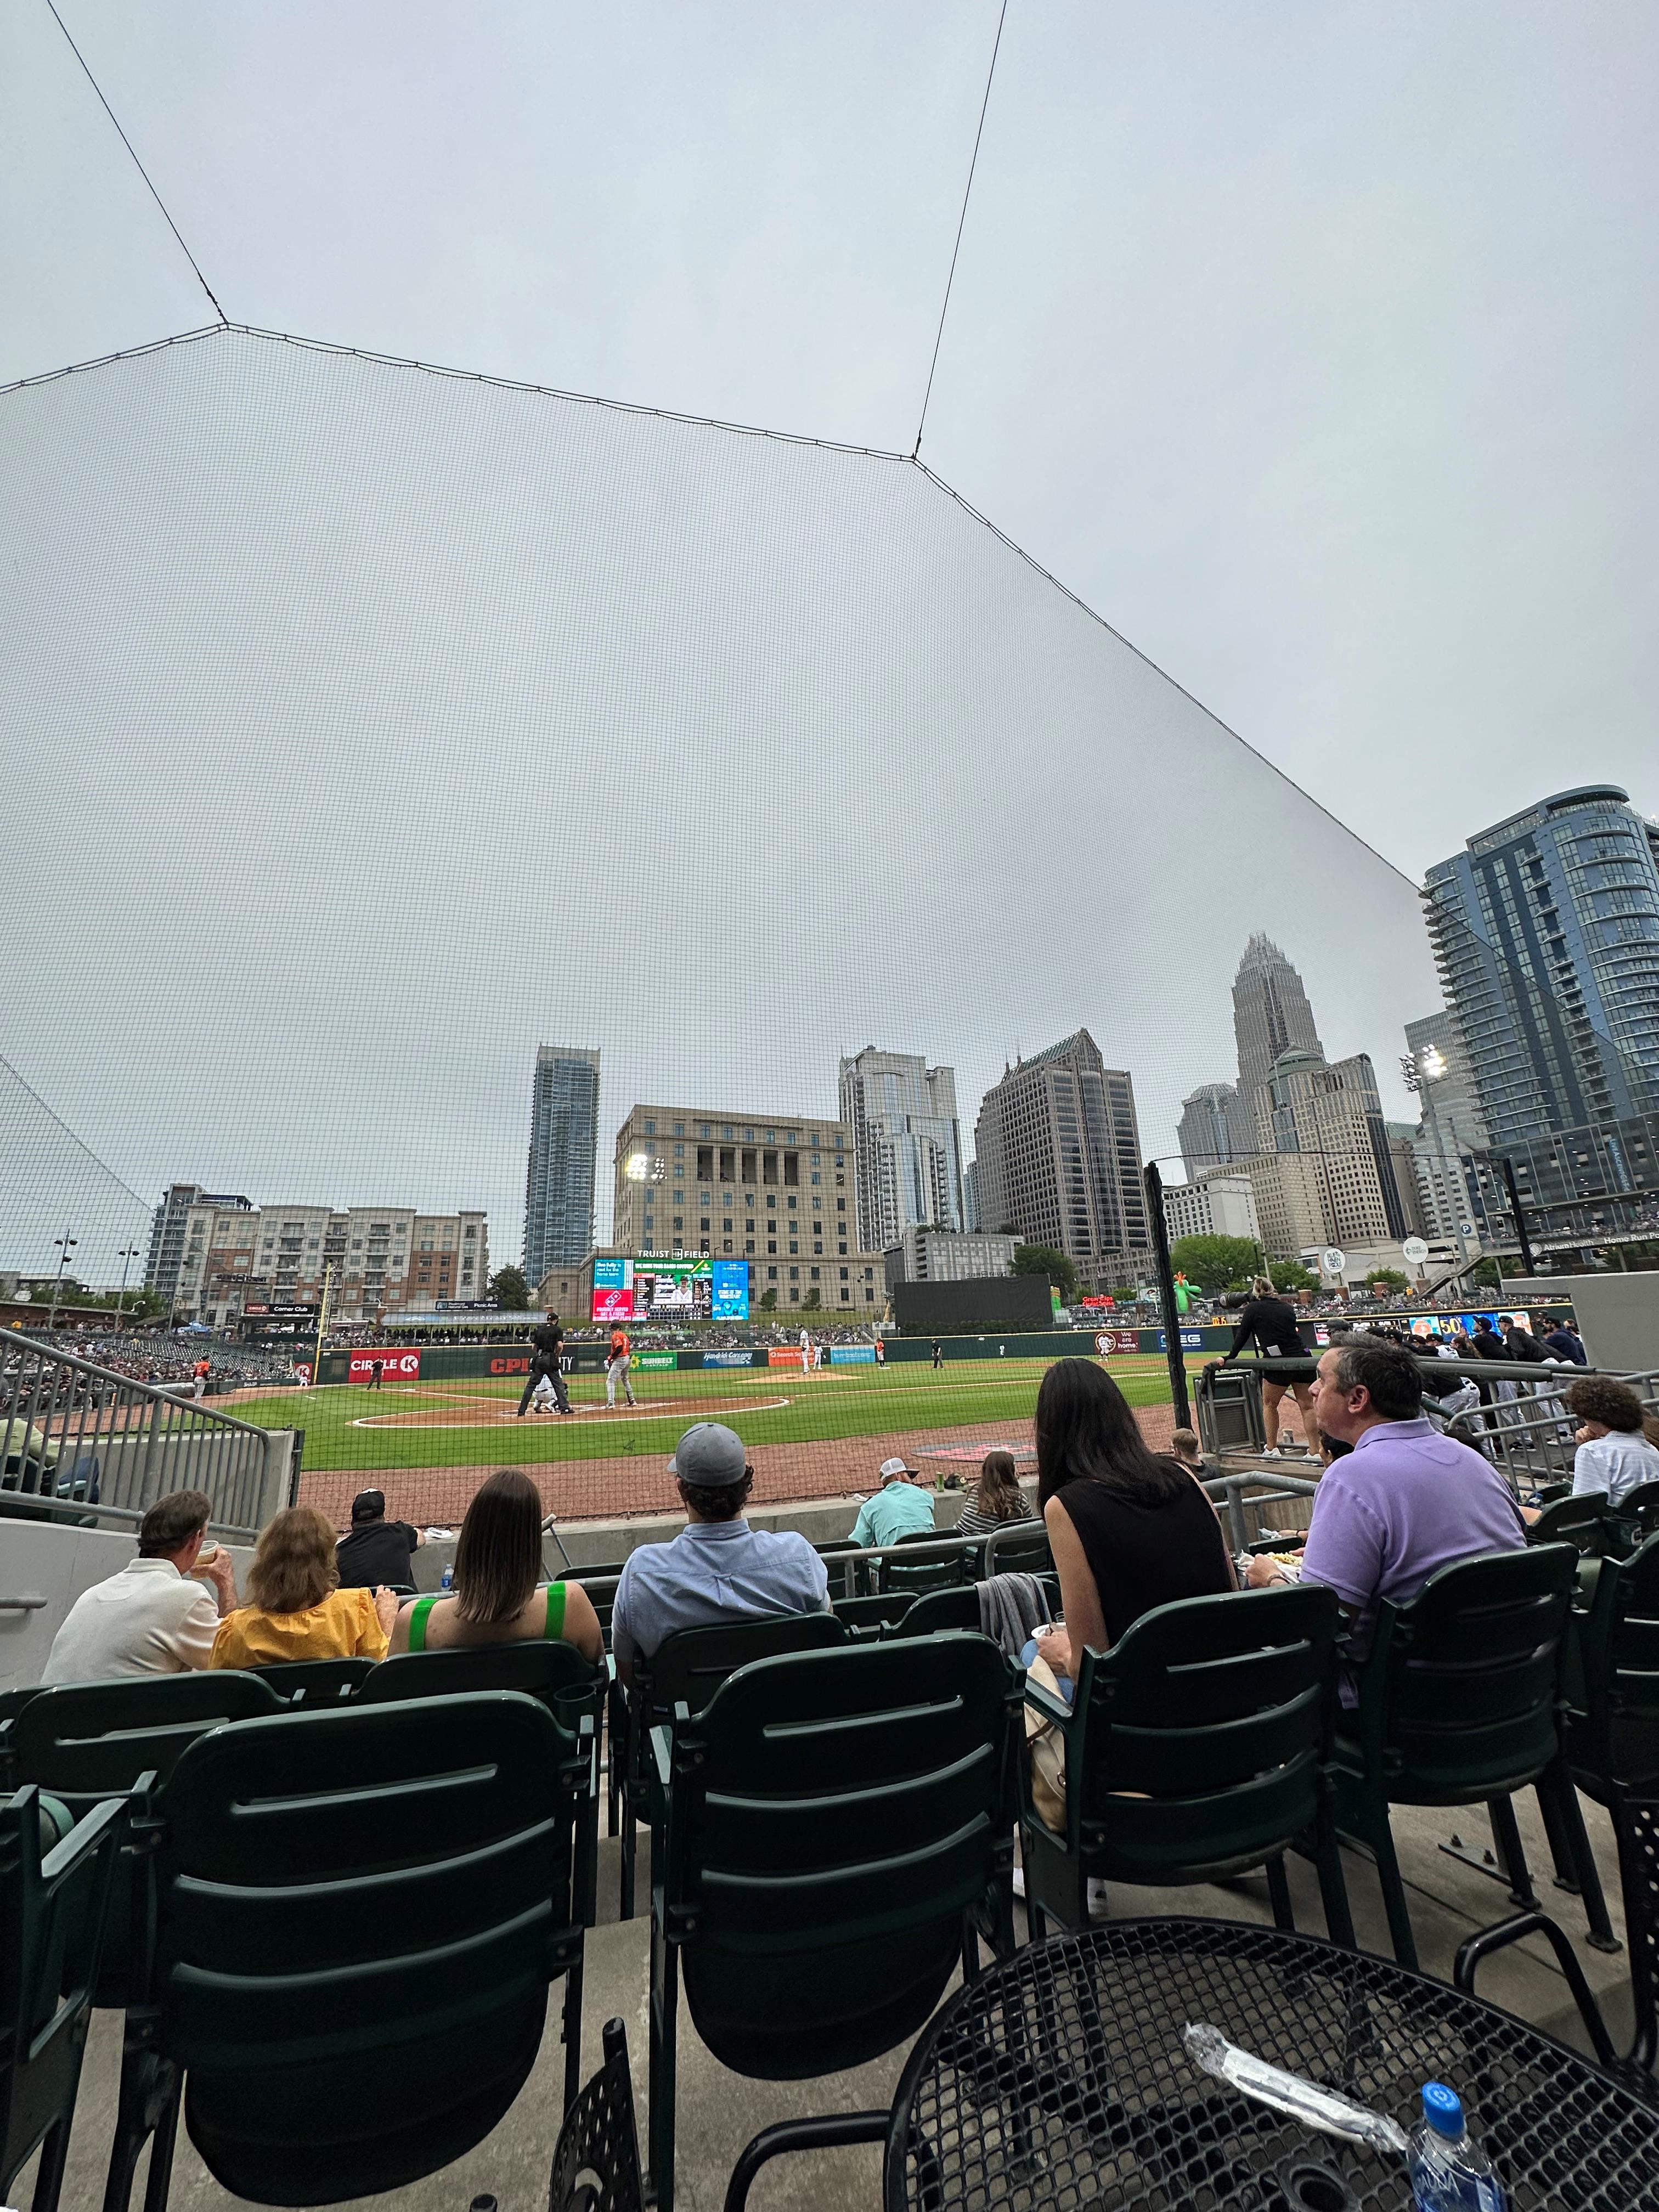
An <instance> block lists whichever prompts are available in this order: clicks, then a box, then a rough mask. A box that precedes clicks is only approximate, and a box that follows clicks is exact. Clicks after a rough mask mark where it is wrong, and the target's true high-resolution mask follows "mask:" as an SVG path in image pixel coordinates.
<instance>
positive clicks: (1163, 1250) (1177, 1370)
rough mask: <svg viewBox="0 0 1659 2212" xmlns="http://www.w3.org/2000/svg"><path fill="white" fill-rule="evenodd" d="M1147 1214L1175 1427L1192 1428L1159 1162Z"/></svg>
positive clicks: (1151, 1173)
mask: <svg viewBox="0 0 1659 2212" xmlns="http://www.w3.org/2000/svg"><path fill="white" fill-rule="evenodd" d="M1146 1211H1147V1212H1148V1214H1149V1215H1150V1216H1151V1218H1152V1263H1153V1265H1154V1266H1155V1267H1157V1269H1158V1302H1159V1304H1161V1305H1162V1307H1163V1309H1164V1355H1165V1357H1166V1358H1167V1359H1168V1361H1169V1363H1170V1402H1171V1403H1172V1404H1173V1405H1174V1407H1175V1418H1176V1427H1177V1428H1178V1429H1186V1428H1190V1427H1191V1426H1192V1418H1193V1417H1192V1407H1191V1405H1190V1403H1189V1401H1188V1396H1187V1359H1186V1355H1185V1353H1184V1352H1182V1348H1181V1310H1180V1305H1179V1304H1178V1302H1177V1300H1176V1287H1175V1272H1174V1270H1173V1268H1172V1267H1170V1225H1169V1223H1168V1222H1167V1221H1166V1220H1165V1219H1164V1178H1163V1176H1161V1175H1160V1174H1159V1173H1158V1162H1157V1161H1156V1160H1148V1161H1147V1163H1146Z"/></svg>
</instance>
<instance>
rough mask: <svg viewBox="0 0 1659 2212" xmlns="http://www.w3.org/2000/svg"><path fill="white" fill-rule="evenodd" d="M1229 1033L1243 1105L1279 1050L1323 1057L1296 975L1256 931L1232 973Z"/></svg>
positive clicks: (1264, 1079)
mask: <svg viewBox="0 0 1659 2212" xmlns="http://www.w3.org/2000/svg"><path fill="white" fill-rule="evenodd" d="M1233 1035H1234V1036H1235V1037H1236V1038H1237V1041H1238V1089H1239V1094H1240V1096H1241V1097H1242V1098H1243V1100H1244V1101H1245V1102H1246V1103H1247V1105H1248V1104H1249V1103H1251V1102H1252V1101H1253V1098H1254V1094H1255V1091H1257V1090H1259V1089H1260V1087H1261V1085H1262V1084H1264V1083H1266V1082H1267V1079H1268V1078H1269V1077H1270V1076H1271V1075H1272V1073H1273V1062H1274V1061H1275V1060H1277V1059H1278V1058H1279V1054H1280V1053H1283V1052H1304V1053H1310V1054H1312V1055H1313V1056H1314V1058H1315V1059H1316V1060H1323V1059H1324V1057H1325V1048H1324V1046H1323V1045H1322V1044H1321V1043H1320V1042H1319V1032H1318V1030H1316V1028H1315V1027H1314V1018H1313V1008H1312V1007H1311V1006H1310V1005H1309V1004H1308V994H1307V993H1306V991H1304V989H1303V987H1302V978H1301V976H1300V975H1297V972H1296V970H1295V969H1294V968H1292V967H1291V963H1290V962H1289V961H1288V960H1287V959H1286V958H1285V955H1284V954H1283V953H1282V952H1281V951H1279V947H1278V946H1277V945H1275V944H1274V943H1273V939H1271V938H1270V937H1263V936H1262V935H1261V933H1260V932H1258V933H1257V934H1256V935H1255V936H1254V937H1252V938H1251V939H1250V941H1249V944H1248V945H1246V946H1245V947H1244V957H1243V959H1242V960H1241V961H1240V962H1239V963H1238V973H1237V975H1235V976H1234V978H1233Z"/></svg>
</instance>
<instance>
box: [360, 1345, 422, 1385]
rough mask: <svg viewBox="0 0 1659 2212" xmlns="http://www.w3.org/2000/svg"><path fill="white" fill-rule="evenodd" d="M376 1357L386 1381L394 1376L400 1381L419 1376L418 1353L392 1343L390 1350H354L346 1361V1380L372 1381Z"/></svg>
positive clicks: (407, 1381)
mask: <svg viewBox="0 0 1659 2212" xmlns="http://www.w3.org/2000/svg"><path fill="white" fill-rule="evenodd" d="M377 1359H378V1360H379V1361H380V1372H381V1374H382V1375H383V1376H385V1377H386V1379H387V1380H388V1381H391V1380H392V1379H393V1378H394V1377H395V1378H397V1379H398V1380H399V1381H402V1382H406V1383H412V1382H415V1381H416V1380H417V1379H418V1378H419V1376H420V1372H421V1355H420V1353H419V1352H410V1351H408V1350H406V1349H405V1348H404V1346H401V1345H393V1346H392V1347H391V1348H390V1350H388V1351H385V1352H356V1351H354V1352H352V1353H351V1354H350V1356H349V1358H348V1360H347V1363H346V1380H347V1381H348V1382H350V1383H372V1382H373V1381H374V1363H375V1361H376V1360H377Z"/></svg>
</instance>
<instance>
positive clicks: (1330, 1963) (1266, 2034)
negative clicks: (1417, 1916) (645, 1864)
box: [886, 1920, 1659, 2212]
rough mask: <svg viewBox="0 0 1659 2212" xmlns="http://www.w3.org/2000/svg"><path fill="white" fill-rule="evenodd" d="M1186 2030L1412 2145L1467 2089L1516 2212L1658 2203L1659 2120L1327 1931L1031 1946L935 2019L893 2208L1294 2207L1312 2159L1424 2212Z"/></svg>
mask: <svg viewBox="0 0 1659 2212" xmlns="http://www.w3.org/2000/svg"><path fill="white" fill-rule="evenodd" d="M1188 2021H1206V2022H1207V2023H1209V2024H1210V2025H1211V2026H1212V2027H1218V2028H1219V2029H1220V2030H1221V2032H1222V2033H1223V2034H1224V2035H1225V2037H1226V2038H1227V2039H1228V2040H1229V2041H1230V2042H1231V2043H1235V2044H1237V2045H1240V2046H1241V2047H1242V2048H1243V2049H1244V2050H1246V2051H1251V2052H1253V2053H1254V2054H1255V2056H1256V2057H1261V2058H1266V2059H1269V2060H1271V2061H1272V2062H1273V2063H1275V2064H1277V2065H1279V2066H1283V2067H1286V2068H1288V2069H1291V2071H1292V2072H1295V2073H1297V2074H1301V2075H1305V2076H1306V2077H1307V2078H1308V2079H1309V2080H1310V2081H1317V2082H1321V2083H1322V2084H1324V2085H1325V2086H1326V2087H1329V2088H1333V2089H1336V2090H1339V2091H1340V2092H1341V2093H1343V2094H1345V2095H1346V2096H1348V2097H1350V2098H1352V2099H1353V2100H1355V2101H1356V2102H1358V2103H1359V2104H1363V2105H1368V2106H1371V2107H1372V2108H1373V2109H1374V2110H1375V2111H1377V2112H1386V2113H1388V2114H1389V2116H1390V2117H1391V2118H1394V2119H1395V2120H1397V2121H1398V2122H1399V2123H1400V2124H1401V2127H1403V2128H1405V2129H1406V2130H1408V2131H1409V2130H1410V2129H1411V2128H1413V2126H1415V2124H1416V2123H1417V2121H1418V2119H1419V2117H1420V2112H1421V2106H1420V2102H1419V2092H1420V2090H1421V2087H1422V2085H1423V2083H1424V2082H1425V2081H1445V2082H1447V2083H1449V2085H1450V2086H1451V2087H1453V2088H1455V2090H1456V2091H1457V2093H1458V2094H1459V2095H1460V2096H1461V2097H1462V2099H1463V2101H1464V2107H1465V2110H1466V2111H1467V2112H1468V2118H1469V2125H1470V2127H1471V2129H1472V2130H1473V2131H1474V2134H1475V2135H1476V2136H1478V2138H1479V2139H1480V2141H1481V2142H1483V2143H1484V2144H1485V2146H1486V2150H1487V2153H1488V2154H1489V2155H1490V2156H1491V2158H1492V2163H1493V2166H1495V2168H1496V2170H1497V2172H1498V2177H1499V2179H1501V2180H1502V2181H1503V2183H1504V2186H1505V2187H1506V2188H1507V2190H1508V2191H1509V2192H1510V2204H1511V2207H1512V2208H1513V2212H1526V2208H1528V2207H1531V2206H1534V2205H1536V2206H1545V2205H1547V2206H1549V2207H1551V2208H1553V2212H1572V2208H1574V2207H1581V2206H1582V2207H1592V2206H1593V2207H1596V2208H1602V2207H1607V2208H1613V2207H1618V2208H1624V2207H1629V2208H1631V2212H1636V2209H1637V2208H1638V2207H1641V2208H1651V2207H1653V2206H1654V2205H1656V2204H1659V2107H1656V2106H1649V2105H1647V2104H1645V2103H1644V2101H1643V2100H1642V2099H1641V2098H1640V2097H1639V2096H1638V2095H1637V2094H1635V2093H1633V2092H1632V2090H1630V2089H1627V2088H1625V2087H1620V2084H1619V2083H1618V2082H1617V2081H1613V2079H1612V2078H1611V2077H1610V2076H1608V2075H1606V2074H1604V2073H1602V2072H1601V2070H1600V2069H1599V2068H1597V2067H1596V2066H1595V2065H1593V2064H1592V2063H1591V2062H1590V2061H1589V2059H1587V2058H1583V2057H1579V2056H1578V2055H1577V2054H1576V2053H1575V2052H1573V2051H1569V2050H1568V2049H1566V2047H1565V2045H1561V2044H1559V2043H1556V2042H1554V2041H1553V2040H1552V2039H1550V2038H1549V2037H1547V2036H1545V2035H1541V2034H1540V2033H1537V2031H1536V2030H1534V2029H1533V2028H1530V2027H1528V2026H1527V2025H1526V2024H1525V2022H1524V2021H1519V2020H1516V2019H1515V2018H1513V2017H1512V2016H1511V2015H1510V2014H1508V2013H1504V2012H1499V2011H1498V2010H1497V2009H1496V2008H1494V2007H1493V2006H1491V2005H1487V2004H1483V2003H1481V2002H1479V2001H1478V2000H1477V1999H1475V1998H1474V1997H1468V1996H1463V1995H1462V1992H1461V1991H1459V1990H1455V1989H1452V1988H1450V1987H1449V1986H1448V1985H1447V1984H1444V1983H1442V1982H1435V1981H1431V1980H1430V1979H1428V1978H1426V1977H1425V1976H1424V1975H1421V1974H1414V1973H1410V1972H1407V1970H1406V1969H1405V1968H1404V1967H1401V1966H1395V1965H1394V1964H1393V1963H1392V1962H1391V1961H1389V1960H1383V1959H1373V1958H1368V1957H1364V1956H1356V1955H1355V1954H1352V1953H1350V1952H1344V1951H1340V1950H1337V1949H1335V1948H1333V1947H1332V1946H1330V1945H1328V1944H1327V1943H1323V1942H1317V1941H1316V1940H1314V1939H1313V1938H1311V1937H1309V1936H1291V1935H1285V1934H1283V1933H1281V1932H1280V1931H1279V1930H1278V1929H1273V1928H1261V1927H1244V1926H1241V1925H1238V1924H1237V1923H1231V1922H1228V1921H1215V1920H1142V1921H1134V1920H1126V1921H1115V1922H1111V1923H1106V1924H1103V1926H1101V1927H1098V1928H1093V1929H1086V1930H1085V1931H1083V1932H1082V1933H1080V1934H1077V1935H1070V1936H1057V1937H1055V1938H1054V1939H1053V1940H1052V1941H1051V1942H1046V1943H1040V1944H1035V1945H1032V1946H1030V1948H1026V1949H1024V1950H1022V1951H1020V1952H1018V1953H1017V1954H1015V1956H1014V1957H1013V1959H1012V1960H1009V1961H1008V1962H1007V1963H1006V1964H1004V1965H1000V1966H994V1967H993V1968H992V1969H991V1970H990V1971H989V1972H987V1973H986V1974H985V1975H983V1976H982V1977H981V1979H980V1980H978V1981H977V1982H975V1983H974V1984H972V1985H971V1987H969V1988H968V1989H965V1990H963V1991H962V1992H961V1993H960V1994H959V1995H958V1996H957V1997H956V1998H954V1999H953V2000H952V2001H951V2003H950V2004H949V2005H947V2006H946V2007H945V2010H944V2011H943V2012H941V2013H940V2015H939V2017H938V2019H937V2020H936V2021H934V2023H933V2027H931V2028H930V2029H929V2030H928V2032H927V2034H926V2035H925V2036H924V2037H923V2039H922V2040H921V2043H920V2044H919V2045H917V2047H916V2049H915V2051H914V2052H913V2054H912V2056H911V2058H910V2062H909V2064H908V2067H907V2068H906V2070H905V2075H904V2078H903V2080H902V2082H901V2083H900V2086H899V2093H898V2099H897V2101H896V2105H895V2107H894V2125H893V2130H892V2136H891V2138H890V2142H891V2148H890V2151H889V2156H888V2165H887V2183H886V2189H887V2197H886V2201H887V2204H888V2207H889V2212H899V2208H901V2207H902V2208H912V2207H914V2208H915V2212H956V2208H958V2207H960V2208H964V2212H1000V2208H1003V2207H1008V2208H1010V2212H1028V2209H1029V2212H1038V2208H1049V2207H1053V2208H1056V2212H1064V2209H1065V2208H1069V2207H1071V2206H1073V2205H1077V2206H1085V2205H1087V2206H1103V2207H1104V2206H1132V2205H1146V2206H1156V2207H1168V2208H1170V2212H1176V2208H1183V2212H1184V2208H1187V2207H1206V2206H1213V2207H1217V2208H1219V2207H1224V2206H1234V2205H1237V2206H1239V2207H1241V2208H1245V2212H1297V2205H1296V2201H1295V2200H1294V2199H1293V2198H1290V2199H1287V2197H1286V2196H1285V2193H1284V2191H1283V2187H1282V2185H1281V2184H1282V2175H1283V2172H1284V2170H1285V2168H1286V2167H1287V2166H1291V2165H1294V2164H1295V2163H1297V2161H1304V2160H1315V2161H1317V2162H1318V2163H1319V2164H1321V2165H1322V2166H1327V2167H1329V2168H1331V2169H1333V2170H1334V2172H1337V2173H1339V2174H1340V2176H1341V2177H1342V2179H1343V2180H1344V2182H1345V2183H1346V2188H1347V2191H1348V2192H1349V2196H1350V2198H1351V2200H1352V2203H1353V2204H1355V2205H1356V2206H1364V2207H1365V2208H1367V2212H1371V2208H1376V2212H1383V2208H1389V2212H1393V2208H1395V2207H1404V2206H1408V2205H1409V2204H1410V2203H1411V2189H1410V2184H1409V2182H1408V2180H1407V2174H1406V2168H1405V2163H1404V2161H1403V2160H1399V2159H1392V2158H1383V2157H1379V2156H1378V2155H1376V2154H1375V2153H1372V2152H1370V2151H1365V2150H1361V2149H1358V2148H1354V2147H1353V2146H1351V2145H1349V2144H1346V2143H1343V2142H1338V2141H1337V2140H1336V2139H1335V2138H1334V2137H1332V2136H1322V2135H1319V2134H1316V2133H1314V2132H1312V2131H1310V2130H1306V2129H1304V2128H1302V2127H1300V2126H1298V2125H1297V2123H1295V2122H1294V2121H1291V2120H1289V2119H1286V2118H1283V2117H1282V2116H1281V2115H1280V2114H1279V2113H1277V2112H1273V2110H1271V2109H1270V2108H1269V2107H1268V2106H1266V2105H1262V2104H1259V2103H1257V2102H1255V2100H1252V2099H1248V2098H1245V2097H1243V2096H1242V2095H1241V2094H1239V2093H1237V2091H1235V2090H1233V2089H1231V2088H1230V2087H1228V2086H1227V2085H1226V2084H1225V2083H1224V2082H1220V2081H1215V2080H1213V2079H1212V2077H1211V2076H1210V2075H1207V2074H1205V2073H1203V2072H1201V2071H1200V2069H1198V2068H1197V2067H1196V2066H1195V2065H1194V2063H1193V2062H1192V2061H1191V2060H1190V2059H1189V2058H1188V2056H1187V2054H1186V2052H1185V2051H1184V2050H1183V2049H1182V2040H1181V2037H1182V2028H1183V2027H1184V2026H1185V2025H1186V2023H1187V2022H1188ZM901 2147H902V2152H903V2155H902V2157H901V2156H900V2155H899V2150H900V2148H901ZM1313 2201H1314V2202H1315V2203H1317V2202H1318V2201H1319V2200H1318V2198H1317V2197H1315V2198H1314V2200H1313Z"/></svg>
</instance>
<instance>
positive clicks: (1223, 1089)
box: [1176, 1083, 1255, 1182]
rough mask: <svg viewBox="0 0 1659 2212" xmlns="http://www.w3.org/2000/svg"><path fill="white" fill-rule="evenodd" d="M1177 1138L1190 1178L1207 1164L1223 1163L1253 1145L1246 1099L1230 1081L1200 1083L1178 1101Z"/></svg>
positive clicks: (1251, 1147)
mask: <svg viewBox="0 0 1659 2212" xmlns="http://www.w3.org/2000/svg"><path fill="white" fill-rule="evenodd" d="M1176 1143H1177V1144H1178V1145H1179V1146H1180V1147H1181V1158H1182V1164H1183V1165H1184V1166H1185V1168H1186V1170H1187V1176H1188V1181H1189V1182H1190V1181H1191V1180H1192V1179H1193V1178H1194V1176H1198V1175H1200V1174H1201V1173H1202V1172H1203V1170H1205V1169H1206V1168H1216V1167H1225V1166H1226V1165H1228V1164H1229V1163H1230V1162H1231V1161H1233V1160H1240V1159H1243V1158H1244V1156H1245V1154H1246V1153H1247V1152H1251V1151H1253V1150H1254V1149H1255V1128H1254V1127H1253V1126H1252V1121H1251V1117H1250V1113H1249V1105H1248V1102H1247V1101H1246V1100H1244V1099H1243V1098H1242V1097H1240V1095H1239V1092H1238V1090H1237V1086H1236V1085H1233V1084H1231V1083H1200V1085H1199V1087H1198V1089H1197V1090H1196V1091H1194V1093H1193V1095H1192V1097H1190V1098H1183V1099H1182V1102H1181V1119H1180V1121H1178V1122H1177V1123H1176Z"/></svg>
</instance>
